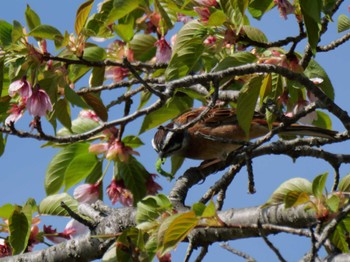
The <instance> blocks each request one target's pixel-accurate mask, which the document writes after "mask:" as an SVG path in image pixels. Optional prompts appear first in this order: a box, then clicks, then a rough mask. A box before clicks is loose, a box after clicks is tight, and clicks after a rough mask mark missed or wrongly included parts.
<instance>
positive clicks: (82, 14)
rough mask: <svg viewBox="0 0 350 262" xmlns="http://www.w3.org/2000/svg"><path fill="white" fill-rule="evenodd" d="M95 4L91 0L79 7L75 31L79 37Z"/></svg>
mask: <svg viewBox="0 0 350 262" xmlns="http://www.w3.org/2000/svg"><path fill="white" fill-rule="evenodd" d="M93 4H94V0H89V1H86V2H85V3H83V4H82V5H80V6H79V8H78V10H77V14H76V17H75V24H74V30H75V33H76V34H77V35H79V34H80V33H81V30H82V29H83V28H84V25H85V23H86V20H87V18H88V16H89V14H90V11H91V8H92V6H93Z"/></svg>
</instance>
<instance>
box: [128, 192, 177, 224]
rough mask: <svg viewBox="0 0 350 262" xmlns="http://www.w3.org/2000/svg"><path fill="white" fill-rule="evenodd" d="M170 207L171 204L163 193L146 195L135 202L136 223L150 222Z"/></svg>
mask: <svg viewBox="0 0 350 262" xmlns="http://www.w3.org/2000/svg"><path fill="white" fill-rule="evenodd" d="M171 209H172V204H171V202H170V201H169V199H168V198H167V197H166V196H165V195H163V194H158V195H157V196H147V197H145V198H144V199H142V200H141V201H139V202H138V203H137V212H136V218H135V219H136V223H137V224H140V223H142V222H151V221H153V220H155V219H157V218H158V217H159V216H160V215H161V214H162V213H164V212H165V211H168V210H171Z"/></svg>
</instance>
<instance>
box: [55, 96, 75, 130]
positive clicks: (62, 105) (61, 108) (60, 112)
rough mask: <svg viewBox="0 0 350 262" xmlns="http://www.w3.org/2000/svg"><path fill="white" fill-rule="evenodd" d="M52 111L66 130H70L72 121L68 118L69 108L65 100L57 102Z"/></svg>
mask: <svg viewBox="0 0 350 262" xmlns="http://www.w3.org/2000/svg"><path fill="white" fill-rule="evenodd" d="M54 111H55V115H56V117H57V119H58V120H59V121H60V122H61V124H62V125H63V126H64V127H66V128H67V129H69V130H70V129H71V126H72V121H71V118H70V107H69V103H67V100H66V99H60V100H58V101H57V102H56V103H55V105H54Z"/></svg>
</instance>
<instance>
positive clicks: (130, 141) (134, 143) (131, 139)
mask: <svg viewBox="0 0 350 262" xmlns="http://www.w3.org/2000/svg"><path fill="white" fill-rule="evenodd" d="M122 141H123V143H124V144H125V145H126V146H130V147H132V148H138V147H140V146H142V145H144V143H143V142H142V141H141V139H140V138H139V137H138V136H132V135H129V136H125V137H123V139H122Z"/></svg>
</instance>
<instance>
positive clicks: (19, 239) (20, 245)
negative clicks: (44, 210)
mask: <svg viewBox="0 0 350 262" xmlns="http://www.w3.org/2000/svg"><path fill="white" fill-rule="evenodd" d="M8 223H9V230H10V232H9V233H10V238H9V242H10V245H11V247H12V254H13V255H17V254H20V253H22V252H24V250H25V249H26V247H27V244H28V239H29V235H30V224H31V221H28V219H27V217H26V215H25V214H24V213H23V212H22V211H21V210H17V209H15V210H14V211H13V213H12V214H11V216H10V218H9V220H8Z"/></svg>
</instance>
